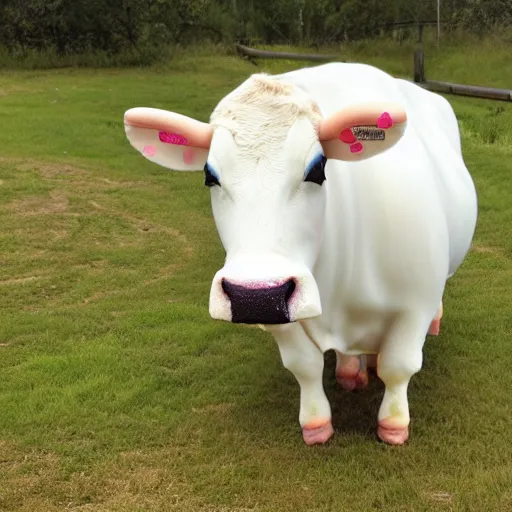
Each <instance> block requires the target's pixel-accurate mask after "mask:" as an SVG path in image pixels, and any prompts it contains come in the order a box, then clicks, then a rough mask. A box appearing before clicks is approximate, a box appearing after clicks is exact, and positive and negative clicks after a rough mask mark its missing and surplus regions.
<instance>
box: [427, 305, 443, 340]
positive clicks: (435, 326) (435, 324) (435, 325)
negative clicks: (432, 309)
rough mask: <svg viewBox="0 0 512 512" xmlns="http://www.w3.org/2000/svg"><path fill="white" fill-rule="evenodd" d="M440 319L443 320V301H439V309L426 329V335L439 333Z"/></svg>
mask: <svg viewBox="0 0 512 512" xmlns="http://www.w3.org/2000/svg"><path fill="white" fill-rule="evenodd" d="M441 318H443V301H441V303H440V304H439V307H438V308H437V312H436V316H435V318H434V320H432V322H430V327H429V328H428V334H429V335H430V336H438V335H439V331H440V330H441Z"/></svg>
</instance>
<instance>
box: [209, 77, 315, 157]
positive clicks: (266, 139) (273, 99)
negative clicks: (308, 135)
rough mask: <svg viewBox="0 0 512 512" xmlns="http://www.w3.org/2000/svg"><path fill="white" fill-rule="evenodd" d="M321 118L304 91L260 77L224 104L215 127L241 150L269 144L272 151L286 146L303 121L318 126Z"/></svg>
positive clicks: (214, 116)
mask: <svg viewBox="0 0 512 512" xmlns="http://www.w3.org/2000/svg"><path fill="white" fill-rule="evenodd" d="M321 117H322V116H321V114H320V110H319V108H318V106H317V104H316V103H315V102H314V101H313V100H312V99H311V98H310V97H309V96H308V95H307V94H306V93H305V92H304V91H302V90H300V89H299V88H297V87H295V86H293V85H291V84H287V83H284V82H282V81H280V80H277V79H274V78H272V77H271V76H267V75H262V74H257V75H253V76H252V77H250V78H249V79H248V80H246V81H245V82H244V83H243V84H241V85H240V86H239V87H237V88H236V89H235V90H234V91H233V92H231V93H230V94H229V95H228V96H226V97H225V98H223V99H222V100H221V101H220V103H219V104H218V105H217V107H216V108H215V110H214V111H213V113H212V115H211V123H212V125H213V126H214V127H219V126H222V127H223V128H226V129H227V130H229V131H230V132H231V133H232V135H233V138H234V139H235V142H236V144H237V145H238V146H240V147H248V148H249V147H251V146H254V145H256V146H261V145H262V144H265V145H266V146H267V147H268V148H269V149H270V147H271V146H273V145H279V144H281V143H282V141H283V140H284V139H285V138H286V137H287V134H288V131H289V129H290V127H291V126H292V125H293V124H294V123H295V122H296V121H298V120H299V119H301V120H304V119H307V120H309V121H310V123H311V124H312V125H314V126H316V124H317V123H318V122H319V121H320V119H321Z"/></svg>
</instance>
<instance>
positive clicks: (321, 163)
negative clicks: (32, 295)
mask: <svg viewBox="0 0 512 512" xmlns="http://www.w3.org/2000/svg"><path fill="white" fill-rule="evenodd" d="M326 163H327V158H325V156H324V155H318V156H317V157H316V158H315V159H314V160H313V161H312V162H311V164H310V166H309V169H308V170H307V171H306V175H305V176H304V181H310V182H312V183H316V184H317V185H321V184H322V183H323V182H324V181H325V180H326V177H325V164H326Z"/></svg>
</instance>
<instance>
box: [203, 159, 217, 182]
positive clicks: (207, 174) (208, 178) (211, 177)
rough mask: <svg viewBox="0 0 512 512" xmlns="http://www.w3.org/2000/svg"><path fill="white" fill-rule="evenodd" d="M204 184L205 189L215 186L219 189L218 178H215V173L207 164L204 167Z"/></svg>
mask: <svg viewBox="0 0 512 512" xmlns="http://www.w3.org/2000/svg"><path fill="white" fill-rule="evenodd" d="M204 184H205V185H206V186H207V187H213V186H215V185H218V186H219V187H220V183H219V178H217V175H216V174H215V171H214V170H213V169H212V168H211V167H210V166H209V165H208V163H206V164H205V166H204Z"/></svg>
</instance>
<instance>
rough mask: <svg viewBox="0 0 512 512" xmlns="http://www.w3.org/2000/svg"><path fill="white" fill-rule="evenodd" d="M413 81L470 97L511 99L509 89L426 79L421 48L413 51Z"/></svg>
mask: <svg viewBox="0 0 512 512" xmlns="http://www.w3.org/2000/svg"><path fill="white" fill-rule="evenodd" d="M414 82H415V83H417V84H418V85H419V86H421V87H423V88H424V89H427V90H429V91H433V92H440V93H444V94H455V95H457V96H470V97H472V98H485V99H489V100H500V101H512V90H511V89H495V88H493V87H481V86H477V85H462V84H452V83H450V82H439V81H437V80H427V79H426V78H425V55H424V53H423V50H421V49H419V50H416V51H415V52H414Z"/></svg>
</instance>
